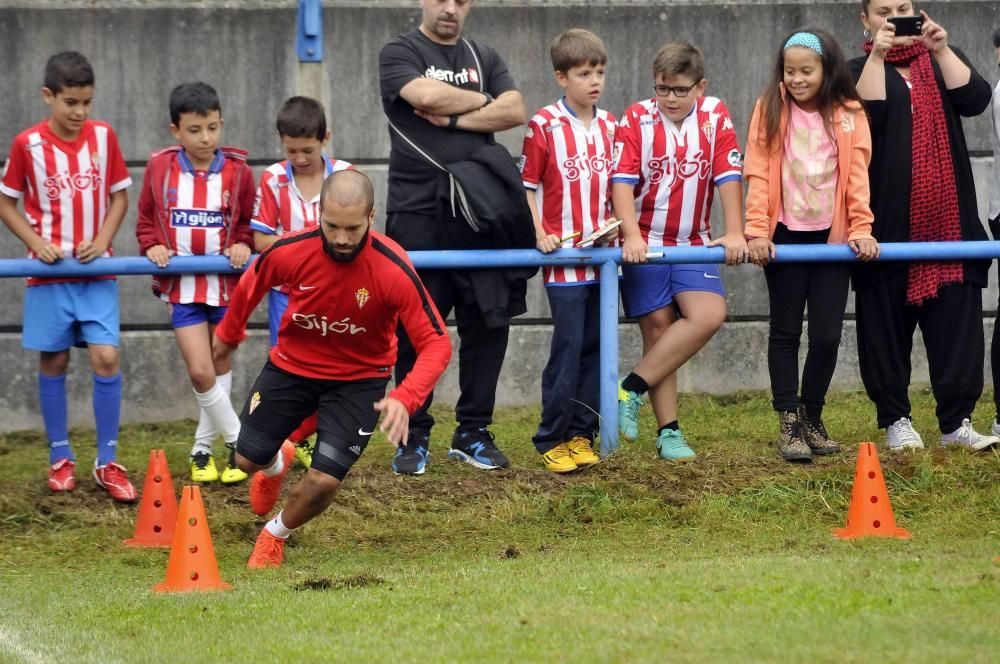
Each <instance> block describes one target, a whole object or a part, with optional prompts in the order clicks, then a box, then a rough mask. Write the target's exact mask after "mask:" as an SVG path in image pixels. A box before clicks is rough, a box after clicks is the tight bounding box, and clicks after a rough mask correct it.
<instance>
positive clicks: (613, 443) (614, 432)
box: [600, 260, 618, 457]
mask: <svg viewBox="0 0 1000 664" xmlns="http://www.w3.org/2000/svg"><path fill="white" fill-rule="evenodd" d="M600 288H601V299H600V311H601V322H600V330H601V355H600V357H601V359H600V364H601V369H600V372H601V373H600V375H601V456H602V457H606V456H608V455H609V454H611V453H612V452H614V451H615V450H616V449H617V448H618V263H616V262H615V261H613V260H607V261H604V262H603V263H601V286H600Z"/></svg>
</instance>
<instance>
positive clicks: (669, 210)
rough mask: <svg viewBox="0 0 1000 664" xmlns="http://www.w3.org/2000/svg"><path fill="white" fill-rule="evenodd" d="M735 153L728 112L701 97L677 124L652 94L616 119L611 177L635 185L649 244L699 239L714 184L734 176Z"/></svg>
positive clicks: (704, 234)
mask: <svg viewBox="0 0 1000 664" xmlns="http://www.w3.org/2000/svg"><path fill="white" fill-rule="evenodd" d="M741 164H742V156H741V154H740V148H739V144H738V143H737V141H736V132H735V130H734V129H733V121H732V119H731V118H730V116H729V111H728V110H727V109H726V105H725V104H723V103H722V100H720V99H718V98H716V97H700V98H699V99H698V101H697V103H696V104H695V106H694V108H692V109H691V113H690V114H689V115H688V116H687V117H686V118H684V121H683V122H682V123H681V127H680V128H679V129H678V128H677V125H675V124H674V123H673V121H672V120H670V119H669V118H667V117H666V116H665V115H663V114H662V113H661V112H660V109H659V108H658V107H657V105H656V100H655V99H647V100H644V101H640V102H637V103H635V104H632V106H630V107H629V108H628V109H627V110H626V111H625V114H624V115H623V116H622V119H621V121H620V122H619V123H618V131H617V133H616V134H615V166H614V171H613V173H612V177H611V181H612V183H619V182H624V183H628V184H631V185H632V186H634V187H635V193H634V195H635V212H636V216H637V217H638V220H639V229H640V230H641V232H642V237H643V239H644V240H645V241H646V243H647V244H649V245H650V246H662V245H666V246H674V245H682V246H683V245H704V244H706V243H707V242H708V239H709V231H710V230H711V222H710V219H709V217H710V214H711V211H712V198H713V196H714V194H715V187H717V186H719V185H721V184H723V183H725V182H729V181H731V180H736V181H740V180H741V179H742V175H741Z"/></svg>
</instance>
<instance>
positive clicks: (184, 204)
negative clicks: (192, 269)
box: [159, 150, 242, 307]
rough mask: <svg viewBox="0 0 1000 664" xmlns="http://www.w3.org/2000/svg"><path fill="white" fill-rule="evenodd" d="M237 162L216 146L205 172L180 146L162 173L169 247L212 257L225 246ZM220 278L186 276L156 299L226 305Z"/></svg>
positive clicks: (196, 275)
mask: <svg viewBox="0 0 1000 664" xmlns="http://www.w3.org/2000/svg"><path fill="white" fill-rule="evenodd" d="M241 166H242V162H237V161H235V160H231V159H226V157H225V155H224V154H223V153H222V151H221V150H219V151H217V152H216V153H215V159H214V160H213V161H212V164H211V166H209V167H208V170H205V171H199V170H196V169H195V168H194V165H192V164H191V160H190V159H188V156H187V154H185V152H184V151H183V150H180V151H178V152H177V157H176V158H175V159H174V160H173V163H172V164H171V166H170V171H169V173H168V175H167V183H166V190H167V207H168V214H169V217H168V219H169V224H168V228H167V234H168V241H169V245H168V246H170V247H172V248H173V249H174V251H176V252H177V255H178V256H217V255H219V254H221V253H222V249H223V248H224V247H225V246H226V238H225V234H226V233H228V232H230V228H229V224H228V223H227V219H226V210H227V208H228V206H229V197H230V196H231V195H232V192H233V191H234V190H235V189H236V178H237V177H239V168H240V167H241ZM223 278H224V277H223V276H222V275H219V274H185V275H183V276H181V277H180V278H179V280H178V281H177V284H176V285H175V286H174V287H173V288H171V289H170V291H169V292H161V293H160V294H159V295H160V299H162V300H164V301H165V302H173V303H175V304H193V303H199V304H208V305H211V306H213V307H219V306H225V305H227V304H228V301H227V300H226V297H225V296H224V293H225V288H224V286H223V282H222V280H223Z"/></svg>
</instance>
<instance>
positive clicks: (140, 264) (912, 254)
mask: <svg viewBox="0 0 1000 664" xmlns="http://www.w3.org/2000/svg"><path fill="white" fill-rule="evenodd" d="M997 257H1000V242H900V243H886V244H883V245H882V256H881V258H880V259H879V260H883V261H913V260H918V261H919V260H925V261H926V260H976V259H979V260H990V259H993V258H997ZM410 258H411V259H412V260H413V264H414V265H415V266H416V267H418V268H420V269H428V270H432V269H445V268H459V267H481V268H498V267H534V266H539V265H558V266H566V265H602V264H603V263H605V262H607V261H614V262H615V263H620V262H621V250H620V249H610V248H604V249H560V250H558V251H554V252H552V253H551V254H542V253H540V252H538V251H536V250H534V249H497V250H483V251H472V250H466V251H411V252H410ZM854 260H857V259H856V258H855V257H854V252H852V251H851V250H850V248H849V247H847V246H846V245H829V244H821V245H803V244H799V245H786V246H782V245H779V246H778V249H777V257H776V258H775V262H778V263H803V262H805V263H812V262H830V261H854ZM649 262H651V263H723V262H725V252H724V250H723V249H722V248H721V247H711V248H709V247H665V248H664V249H663V256H661V257H657V258H650V259H649ZM230 272H239V270H233V269H232V268H231V267H229V261H228V259H226V258H224V257H222V256H179V257H175V258H173V259H171V261H170V265H169V266H167V267H166V268H158V267H156V266H155V265H153V264H152V263H151V262H149V261H148V260H147V259H145V258H142V257H139V256H128V257H115V258H98V259H96V260H94V261H91V262H90V263H80V262H79V261H77V260H75V259H72V258H66V259H63V260H61V261H59V262H58V263H54V264H52V265H46V264H45V263H42V262H41V261H39V260H34V259H27V258H7V259H0V278H4V277H27V276H36V277H87V276H90V277H95V276H100V275H108V274H214V273H230Z"/></svg>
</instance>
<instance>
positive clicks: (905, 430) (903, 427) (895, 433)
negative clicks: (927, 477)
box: [885, 417, 924, 452]
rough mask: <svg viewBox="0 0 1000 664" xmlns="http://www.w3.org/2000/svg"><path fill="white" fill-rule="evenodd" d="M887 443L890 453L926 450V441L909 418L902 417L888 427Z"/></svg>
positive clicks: (886, 433)
mask: <svg viewBox="0 0 1000 664" xmlns="http://www.w3.org/2000/svg"><path fill="white" fill-rule="evenodd" d="M885 442H886V445H887V446H888V447H889V451H890V452H901V451H903V450H922V449H924V441H923V440H922V439H921V438H920V434H919V433H917V432H916V430H915V429H914V428H913V422H911V421H910V418H908V417H901V418H899V419H898V420H896V421H895V422H893V423H892V424H890V425H889V426H888V427H886V429H885Z"/></svg>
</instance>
